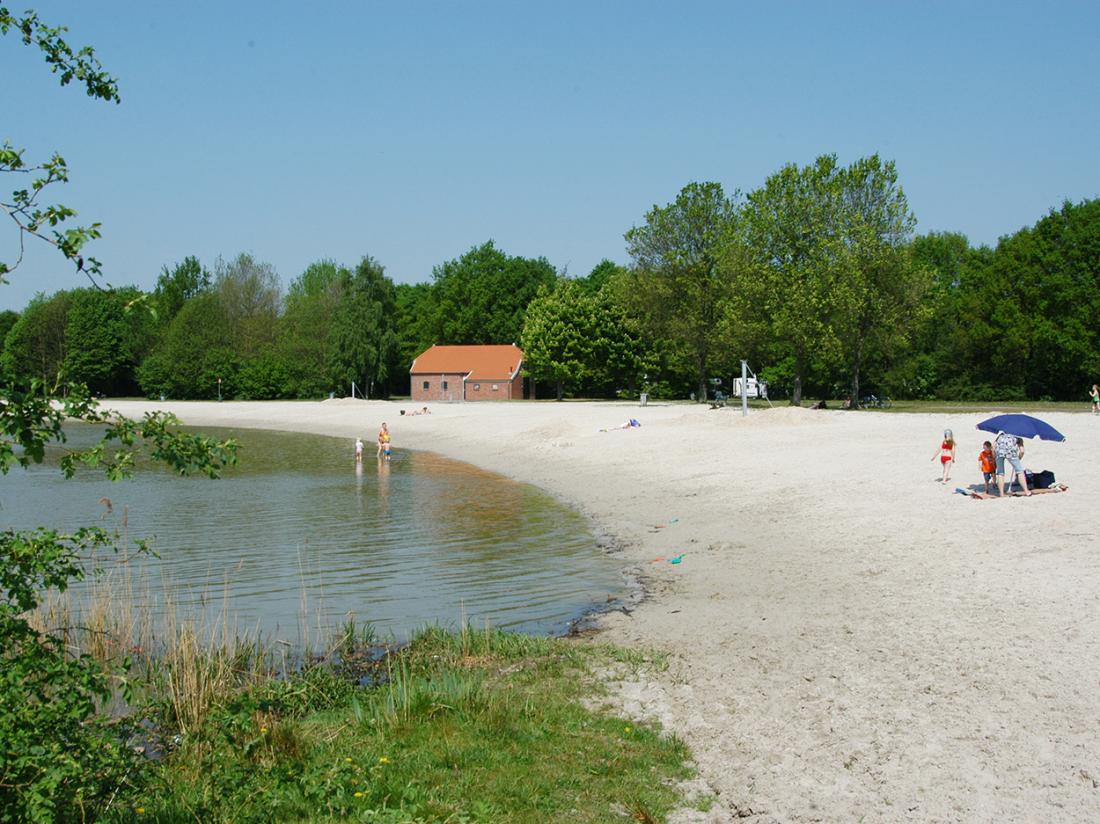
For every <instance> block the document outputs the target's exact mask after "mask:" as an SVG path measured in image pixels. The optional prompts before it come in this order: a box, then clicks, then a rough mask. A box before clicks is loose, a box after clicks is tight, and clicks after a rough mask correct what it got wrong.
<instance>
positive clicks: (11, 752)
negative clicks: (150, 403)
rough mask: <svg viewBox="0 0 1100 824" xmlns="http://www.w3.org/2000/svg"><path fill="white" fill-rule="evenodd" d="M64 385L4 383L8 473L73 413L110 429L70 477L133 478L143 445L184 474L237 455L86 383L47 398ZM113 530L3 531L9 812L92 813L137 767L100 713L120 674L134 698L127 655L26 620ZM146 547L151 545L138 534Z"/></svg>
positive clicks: (0, 563)
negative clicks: (70, 643) (89, 472)
mask: <svg viewBox="0 0 1100 824" xmlns="http://www.w3.org/2000/svg"><path fill="white" fill-rule="evenodd" d="M58 388H59V387H55V388H54V391H53V392H48V393H43V391H42V386H41V384H40V383H37V382H36V383H32V385H31V387H30V388H29V389H28V390H27V391H20V390H18V389H16V388H15V387H14V386H7V387H3V388H2V389H0V471H3V472H4V473H7V472H8V470H9V469H10V468H11V466H12V465H13V464H18V465H19V466H22V467H27V466H29V465H30V464H32V463H41V462H42V461H43V460H44V458H45V456H46V450H47V447H48V446H49V445H50V444H53V443H58V444H62V443H64V442H65V431H64V429H63V426H64V424H65V422H66V420H68V419H78V420H81V421H84V422H86V423H93V424H101V425H102V426H103V427H104V429H103V434H102V436H101V437H100V439H99V440H98V441H97V442H96V443H95V444H94V445H93V446H92V447H90V448H88V449H82V450H72V451H70V452H68V453H67V454H65V455H64V457H63V458H62V460H61V466H62V471H63V472H64V473H65V475H66V477H71V476H72V475H73V474H74V472H75V471H76V469H77V468H78V467H79V466H80V465H84V466H88V467H98V468H101V469H103V470H104V471H105V472H106V474H107V476H108V477H109V478H111V479H112V480H117V479H119V478H125V477H129V476H130V475H131V473H132V472H133V468H134V456H135V453H136V452H137V451H138V450H139V449H141V448H142V447H145V448H147V450H148V452H149V455H150V456H151V457H152V458H153V459H154V460H157V461H160V462H163V463H166V464H167V465H168V466H170V467H172V468H173V469H174V470H176V471H177V472H179V473H180V474H181V475H188V474H192V473H203V474H206V475H208V476H210V477H212V478H216V477H217V476H218V474H219V472H220V471H221V469H223V468H224V467H225V466H228V465H230V464H233V463H236V449H237V445H236V443H235V442H234V441H232V440H225V441H218V440H215V439H213V438H206V437H202V436H199V435H191V434H188V433H184V432H179V431H177V430H176V429H175V427H176V426H177V425H178V424H179V421H178V420H177V419H176V418H175V417H174V416H172V415H169V414H164V413H147V414H146V415H145V417H144V418H143V419H142V420H140V421H136V420H131V419H129V418H125V417H123V416H121V415H119V414H118V413H117V412H113V411H110V410H101V409H100V408H99V407H98V405H97V404H96V402H95V400H94V399H92V397H91V396H90V395H89V393H88V390H87V388H86V387H84V386H82V385H79V384H72V385H69V386H68V387H66V390H67V391H66V394H65V396H64V397H62V398H58V397H50V395H56V390H57V389H58ZM116 540H117V536H115V535H111V534H109V533H107V532H105V531H104V530H102V529H99V528H96V527H83V528H81V529H78V530H77V531H76V532H74V533H72V534H63V533H59V532H57V531H54V530H50V529H44V528H40V529H37V530H34V531H32V532H16V531H12V530H7V531H4V532H0V822H9V821H34V822H39V821H41V822H47V821H75V820H85V821H91V820H95V819H96V818H98V817H101V816H102V815H104V814H105V813H106V812H107V811H108V810H109V808H110V806H111V803H112V801H113V799H114V798H115V797H116V794H117V793H118V791H119V789H120V788H122V787H124V786H126V785H132V784H133V783H134V782H135V781H136V780H137V776H138V775H139V774H140V771H139V770H137V769H136V766H135V756H134V754H133V753H132V752H131V751H130V749H129V747H128V746H127V744H126V740H125V733H124V731H123V730H122V728H120V727H118V726H113V725H112V724H111V722H110V721H109V720H108V719H107V718H106V717H105V716H104V715H102V714H101V713H99V712H97V708H98V707H99V706H100V705H101V704H102V702H104V701H106V700H107V699H108V698H110V696H111V686H112V682H113V679H118V681H119V683H120V686H121V688H122V692H123V695H124V697H126V695H127V688H128V684H129V681H128V680H127V679H126V677H125V672H126V669H127V668H128V661H127V660H124V661H123V662H122V664H121V665H120V666H118V667H114V668H108V667H105V666H104V665H102V664H100V663H99V662H97V661H96V660H94V659H93V658H91V657H89V656H88V655H85V654H80V655H74V654H71V653H70V652H69V650H68V649H67V647H66V644H65V642H64V638H65V636H66V634H67V633H68V632H69V631H70V630H71V629H73V628H72V627H51V628H48V629H46V630H43V629H38V628H36V627H35V626H34V625H33V624H32V623H31V620H30V618H29V614H30V613H31V612H32V611H33V610H34V609H35V608H36V607H38V605H39V604H40V603H41V602H42V599H43V597H44V595H45V593H46V592H48V591H50V590H55V591H57V592H64V591H65V590H66V589H67V588H68V586H69V584H70V582H72V581H79V580H81V579H83V578H84V577H85V574H86V571H85V565H86V563H87V562H88V560H89V556H90V555H91V553H92V552H93V551H94V550H96V549H101V548H111V549H117V545H116ZM139 549H140V550H141V551H145V547H144V546H143V545H142V544H140V542H139Z"/></svg>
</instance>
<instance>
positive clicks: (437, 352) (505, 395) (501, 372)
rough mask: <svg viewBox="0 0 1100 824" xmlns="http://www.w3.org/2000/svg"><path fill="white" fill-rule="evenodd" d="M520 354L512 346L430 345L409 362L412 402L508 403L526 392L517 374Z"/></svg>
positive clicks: (520, 363) (521, 396) (521, 361)
mask: <svg viewBox="0 0 1100 824" xmlns="http://www.w3.org/2000/svg"><path fill="white" fill-rule="evenodd" d="M522 366H523V351H522V350H521V349H520V348H519V347H518V346H516V345H515V344H514V343H513V344H507V345H499V346H498V345H488V346H433V347H432V348H431V349H429V350H428V351H427V352H423V353H421V354H420V355H419V356H418V357H417V358H416V360H414V361H413V362H412V367H410V369H409V378H410V383H411V385H412V399H413V400H414V401H510V400H520V399H522V398H524V397H527V396H528V395H529V394H530V393H529V392H526V391H525V388H526V387H525V382H524V379H523V376H522V375H520V367H522Z"/></svg>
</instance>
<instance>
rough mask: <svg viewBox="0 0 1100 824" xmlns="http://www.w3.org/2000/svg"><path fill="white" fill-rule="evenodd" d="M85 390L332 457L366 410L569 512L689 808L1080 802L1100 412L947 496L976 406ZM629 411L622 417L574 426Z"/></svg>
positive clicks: (1089, 683) (967, 811) (873, 816)
mask: <svg viewBox="0 0 1100 824" xmlns="http://www.w3.org/2000/svg"><path fill="white" fill-rule="evenodd" d="M107 405H108V406H111V407H113V408H118V409H120V410H121V411H123V412H126V413H129V414H135V413H139V412H140V411H142V410H144V409H146V408H155V409H164V408H168V409H172V410H173V411H175V412H176V413H177V414H178V415H179V416H180V417H181V418H182V419H183V420H184V421H185V422H187V423H190V424H199V425H201V424H207V425H212V424H232V425H237V426H249V427H265V428H271V429H285V430H294V431H303V432H316V433H323V434H330V435H337V436H342V437H346V438H348V454H349V456H351V454H352V439H353V438H354V437H355V436H356V435H361V436H363V437H364V440H367V441H368V446H369V444H370V443H372V442H373V440H374V433H375V432H377V429H378V425H379V423H380V422H381V421H382V420H386V421H388V422H389V424H390V428H391V430H392V432H393V437H394V446H395V448H396V449H397V450H400V449H402V448H405V447H408V448H415V449H428V450H433V451H436V452H439V453H442V454H444V455H447V456H450V457H453V458H457V459H461V460H465V461H469V462H471V463H475V464H477V465H479V466H481V467H484V468H487V469H490V470H496V471H498V472H502V473H504V474H506V475H509V476H511V477H513V478H516V479H519V480H521V481H526V482H529V483H533V484H536V485H538V486H540V487H542V488H543V489H546V490H547V491H549V492H551V493H552V494H554V495H556V496H558V497H559V498H561V499H563V500H565V501H566V502H568V503H570V504H572V505H574V506H576V507H577V508H578V509H580V510H581V511H583V512H584V513H586V514H587V515H589V516H590V517H591V518H592V519H593V520H594V521H595V522H596V524H597V525H598V526H599V527H600V528H601V529H603V530H605V531H607V532H609V533H611V534H612V535H614V536H616V537H617V538H618V539H619V541H620V542H621V543H622V544H623V546H624V547H625V548H626V551H625V554H624V556H625V558H626V563H627V564H628V565H629V566H630V567H631V568H632V569H633V571H634V572H635V573H636V574H637V575H639V576H641V577H642V578H643V579H645V580H646V582H647V584H648V587H649V591H650V592H651V594H652V597H651V598H650V599H648V600H647V601H645V602H644V603H643V604H642V605H641V606H640V607H639V608H638V609H636V610H635V611H633V612H632V614H629V615H625V614H621V613H616V614H612V615H610V616H608V617H607V618H606V619H605V620H604V624H605V626H606V632H605V637H606V638H607V639H608V640H611V641H615V642H618V643H623V644H627V645H631V644H634V645H644V646H647V647H651V648H658V649H661V650H664V651H667V652H668V653H669V654H670V655H671V661H672V664H671V666H670V667H669V669H668V670H667V671H664V672H651V673H646V674H645V675H643V676H640V677H638V678H637V679H635V680H633V681H630V682H628V683H624V684H621V685H620V686H619V687H618V693H619V696H620V699H621V700H622V702H623V703H624V705H625V707H626V709H627V710H628V711H629V712H631V713H634V714H637V715H641V716H648V717H653V718H657V719H659V720H660V721H661V722H662V723H663V724H664V725H665V726H666V728H668V729H670V730H672V731H674V732H675V733H677V734H678V735H680V736H681V737H683V738H684V739H685V740H686V741H687V743H688V744H689V745H690V747H691V748H692V750H693V751H694V753H695V755H696V758H697V763H698V767H699V770H700V772H701V775H702V779H703V781H704V782H705V784H706V785H707V786H708V787H709V790H710V792H712V793H714V794H715V795H716V796H717V801H716V803H715V805H714V808H713V809H712V810H711V812H710V813H709V814H708V815H707V816H706V817H705V820H708V821H728V820H733V819H744V820H748V821H753V822H771V821H780V822H787V821H797V822H802V821H858V820H864V821H875V822H878V821H982V822H985V821H989V822H1008V821H1028V822H1030V821H1036V822H1039V821H1060V822H1061V821H1080V822H1085V821H1097V820H1100V789H1098V782H1100V640H1098V639H1100V542H1098V541H1097V537H1096V527H1095V525H1094V520H1093V519H1094V514H1093V513H1095V511H1096V508H1097V505H1098V502H1100V496H1098V494H1097V493H1098V492H1100V476H1098V474H1097V472H1096V468H1097V456H1098V454H1100V452H1098V447H1100V418H1096V417H1093V416H1091V415H1087V414H1076V415H1071V414H1064V413H1063V414H1047V415H1044V417H1045V418H1046V419H1047V420H1048V421H1049V422H1050V423H1052V424H1053V425H1054V426H1056V427H1058V428H1059V429H1060V430H1061V431H1062V432H1063V433H1065V435H1066V436H1067V437H1068V438H1069V440H1068V442H1067V443H1064V444H1052V443H1044V442H1033V441H1028V442H1027V444H1028V455H1027V458H1026V460H1025V463H1026V464H1027V465H1028V466H1029V467H1030V468H1033V469H1051V470H1054V471H1055V473H1056V474H1057V476H1058V480H1059V481H1063V482H1065V483H1067V484H1068V485H1069V486H1070V491H1069V492H1067V493H1065V494H1061V495H1042V496H1035V497H1032V498H1028V499H1023V498H1019V499H1017V498H1014V499H1008V500H993V501H975V500H972V499H969V498H965V497H963V496H961V495H957V494H953V491H952V490H953V489H954V487H955V485H956V483H958V484H960V485H961V484H963V483H975V482H977V481H979V480H980V475H979V473H978V470H977V455H978V451H979V449H980V444H981V441H982V440H984V439H985V438H986V437H988V436H985V435H983V433H979V432H976V431H975V430H974V424H975V423H977V422H978V421H979V420H981V419H983V418H984V417H986V416H985V415H973V414H967V415H954V416H946V415H888V414H875V413H843V412H810V411H809V410H797V409H790V408H776V409H775V410H770V411H764V412H759V413H755V412H754V413H753V414H752V415H751V416H750V417H749V418H742V417H741V416H740V412H739V410H718V411H711V410H708V409H706V408H704V407H700V406H691V405H682V404H677V405H665V406H660V405H657V406H654V405H651V406H649V407H646V408H639V407H638V406H637V405H627V404H614V403H585V404H580V403H567V404H554V403H543V402H539V403H520V402H513V403H511V404H505V403H494V404H473V403H471V404H465V405H449V406H448V405H440V404H436V405H434V406H433V407H432V409H433V414H432V415H430V416H418V417H400V416H399V415H398V413H397V410H398V408H399V407H401V406H402V404H395V403H385V402H364V401H327V402H324V403H301V402H285V403H279V402H273V403H223V404H216V403H193V404H188V403H177V404H171V403H170V404H158V403H148V404H142V403H122V402H120V403H108V404H107ZM404 407H405V408H410V409H411V408H412V405H411V404H409V403H407V402H406V403H405V404H404ZM629 417H635V418H638V419H639V420H640V421H641V422H642V424H643V426H642V427H641V429H637V430H631V431H621V430H620V431H610V432H599V431H598V429H599V428H600V427H606V426H614V425H616V424H618V423H621V422H622V421H623V420H625V419H627V418H629ZM945 426H950V427H951V428H952V429H954V431H955V434H956V436H957V437H958V438H959V440H960V447H959V457H960V465H959V466H958V467H957V468H956V469H955V470H954V472H953V475H952V480H953V482H952V484H951V485H950V486H949V487H947V488H945V487H943V486H941V485H940V484H939V483H937V482H936V479H937V478H938V477H939V464H938V462H936V463H933V462H931V461H930V460H929V458H930V456H931V455H932V453H933V451H934V450H935V449H936V448H937V446H938V445H939V442H940V439H941V434H942V429H943V428H944V427H945ZM673 518H677V519H678V521H677V522H676V523H674V524H671V525H670V526H668V527H667V528H665V529H653V527H654V526H655V525H657V524H665V523H668V522H669V521H670V520H671V519H673ZM680 553H686V554H685V555H684V559H683V562H682V563H681V564H679V565H672V564H669V563H667V562H659V563H652V560H653V559H654V558H657V557H658V556H664V557H672V556H674V555H679V554H680ZM677 818H678V820H693V819H699V818H701V817H700V816H698V815H692V814H690V813H684V814H682V815H680V816H678V817H677Z"/></svg>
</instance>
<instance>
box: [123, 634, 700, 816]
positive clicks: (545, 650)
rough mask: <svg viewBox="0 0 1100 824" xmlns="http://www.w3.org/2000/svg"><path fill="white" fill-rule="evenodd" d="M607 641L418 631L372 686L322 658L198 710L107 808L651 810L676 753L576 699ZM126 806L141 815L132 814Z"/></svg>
mask: <svg viewBox="0 0 1100 824" xmlns="http://www.w3.org/2000/svg"><path fill="white" fill-rule="evenodd" d="M608 661H619V662H628V663H630V664H633V665H641V661H640V659H638V658H637V656H634V655H632V654H627V653H624V652H622V651H619V650H615V649H614V648H611V647H608V646H606V645H600V646H595V645H593V646H586V645H581V644H577V643H574V642H569V641H566V640H561V639H551V638H541V637H532V636H526V635H517V634H512V633H507V632H501V631H497V630H486V631H475V630H464V631H461V632H457V633H455V632H447V631H444V630H441V629H438V628H430V629H427V630H424V631H423V632H421V633H420V634H419V635H418V636H417V637H416V638H415V639H414V640H413V641H412V643H411V644H410V645H409V646H408V647H406V648H404V649H402V650H401V651H399V652H397V653H394V654H391V655H390V656H389V657H388V658H387V659H386V660H385V661H384V662H383V663H381V664H380V665H379V666H380V673H379V675H380V677H379V678H377V679H376V682H375V684H374V685H373V686H367V687H359V686H356V685H354V684H352V683H350V682H348V681H347V679H346V678H342V677H341V675H340V674H339V673H338V672H335V671H333V670H332V669H330V668H327V667H313V668H310V669H308V670H306V671H304V672H302V673H300V674H298V675H295V676H294V677H291V678H287V679H283V680H276V679H269V680H267V681H265V682H263V683H262V684H259V685H254V686H252V687H250V688H249V689H247V690H246V691H243V692H241V693H239V694H238V695H236V696H234V697H232V698H230V699H229V700H227V701H225V702H224V703H222V704H221V705H217V706H213V708H212V709H210V710H209V711H208V713H207V715H206V717H205V719H204V722H203V723H202V725H201V727H200V728H199V729H198V730H195V731H193V732H191V733H189V734H187V735H185V736H183V738H182V740H181V743H180V745H179V746H178V748H177V749H176V750H175V751H174V752H172V753H171V754H170V755H168V756H167V757H166V758H165V759H164V761H163V762H162V763H161V764H159V765H157V766H156V767H155V770H154V774H153V775H151V776H150V780H149V783H148V784H147V785H146V788H145V790H144V791H143V792H142V794H141V796H140V797H135V798H131V799H129V800H128V803H127V806H126V808H125V809H124V810H119V811H118V812H119V815H118V817H119V818H121V819H131V820H141V821H157V822H182V821H196V820H201V821H204V822H230V821H232V822H251V821H256V822H260V821H263V822H267V821H273V820H278V821H329V820H337V819H340V820H352V821H372V822H418V821H432V822H437V821H442V822H455V824H457V823H458V822H481V821H485V822H489V821H493V822H496V821H510V822H545V821H571V822H582V824H583V823H584V822H603V821H608V822H610V821H630V820H637V821H660V820H663V819H664V817H665V816H666V815H667V813H668V812H669V811H670V810H671V809H673V808H674V807H675V806H677V804H678V802H679V795H678V792H677V790H676V789H675V788H674V787H673V783H674V781H675V780H677V779H682V778H687V777H689V775H690V770H689V768H687V767H686V766H685V762H686V760H687V759H688V752H687V750H686V748H685V747H684V746H683V744H682V743H680V742H679V741H677V740H676V739H674V738H671V737H666V736H662V735H661V734H660V732H659V730H657V729H656V728H654V727H652V726H647V725H640V724H636V723H634V722H632V721H628V720H625V719H622V718H617V717H614V716H613V715H610V714H608V713H602V712H598V711H593V710H591V709H588V708H586V707H585V705H584V704H583V703H582V701H583V699H584V697H585V696H586V695H590V694H591V693H592V691H593V689H594V687H593V686H592V684H591V681H592V678H591V676H590V675H589V672H590V668H591V667H592V666H597V665H599V666H602V665H605V664H606V663H607V662H608ZM139 809H140V813H139V812H138V810H139Z"/></svg>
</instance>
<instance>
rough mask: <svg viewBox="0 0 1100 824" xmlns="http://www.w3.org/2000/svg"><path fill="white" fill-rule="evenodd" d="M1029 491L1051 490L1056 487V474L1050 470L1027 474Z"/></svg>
mask: <svg viewBox="0 0 1100 824" xmlns="http://www.w3.org/2000/svg"><path fill="white" fill-rule="evenodd" d="M1024 475H1025V476H1026V477H1027V488H1028V489H1050V487H1052V486H1054V473H1053V472H1051V471H1050V470H1049V469H1044V470H1043V471H1042V472H1025V473H1024Z"/></svg>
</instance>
